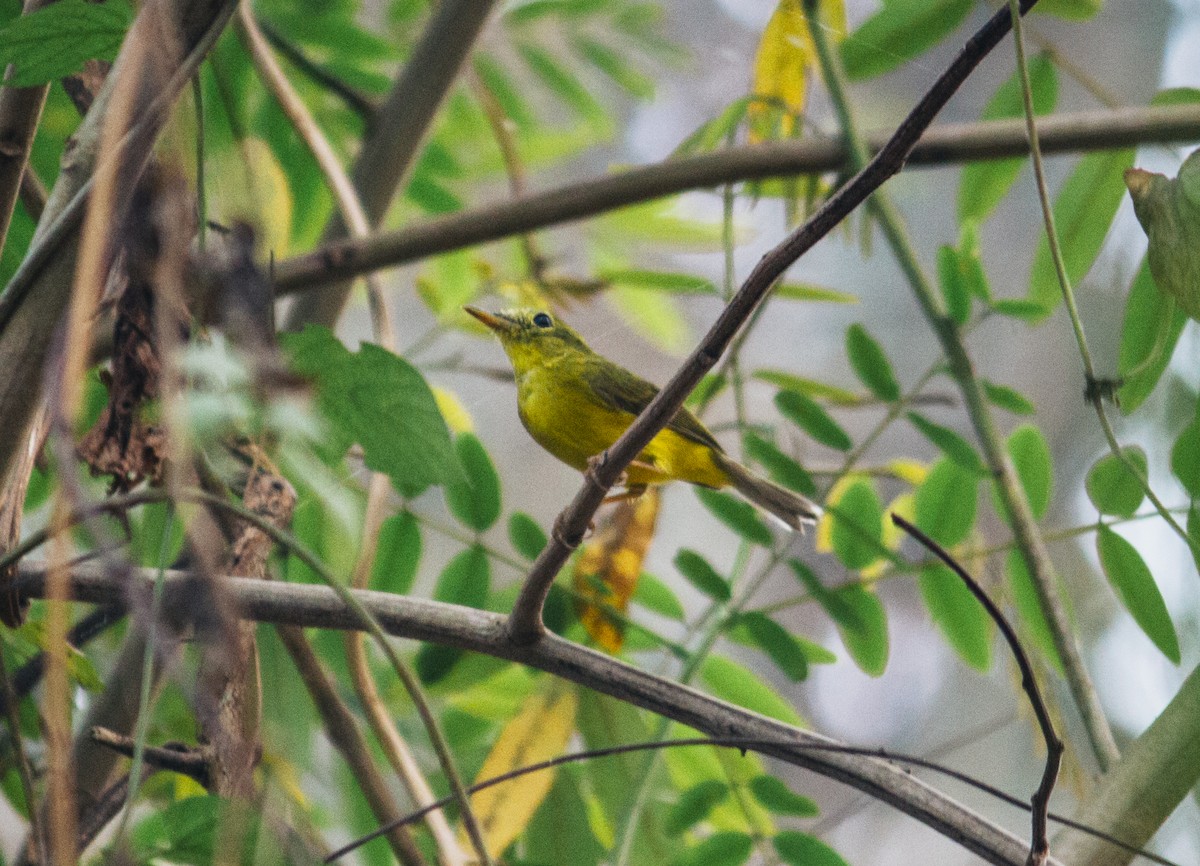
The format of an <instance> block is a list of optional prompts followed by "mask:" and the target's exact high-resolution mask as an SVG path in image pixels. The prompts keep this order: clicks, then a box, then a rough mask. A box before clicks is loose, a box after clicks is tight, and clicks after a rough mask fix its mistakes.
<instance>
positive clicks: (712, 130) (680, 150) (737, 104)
mask: <svg viewBox="0 0 1200 866" xmlns="http://www.w3.org/2000/svg"><path fill="white" fill-rule="evenodd" d="M756 98H757V97H755V96H743V97H741V98H740V99H735V100H734V101H733V102H731V103H729V105H727V106H725V108H724V109H722V110H721V113H720V114H718V115H717V116H716V117H714V118H713V119H712V120H710V121H708V122H706V123H703V124H701V126H700V127H699V128H698V129H697V130H696V131H695V132H693V133H692V134H691V135H689V136H688V137H687V138H685V139H684V140H683V141H682V142H680V144H679V147H677V148H675V153H674V154H673V156H686V155H687V154H689V153H705V152H707V151H710V150H715V149H716V148H719V147H723V146H725V145H726V144H728V143H729V142H730V141H731V140H732V139H733V137H734V135H735V134H736V133H737V128H738V127H739V126H741V125H742V121H743V120H745V119H746V110H747V109H748V108H749V107H750V104H751V103H753V102H754V101H755V100H756Z"/></svg>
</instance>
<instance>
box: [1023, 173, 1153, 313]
mask: <svg viewBox="0 0 1200 866" xmlns="http://www.w3.org/2000/svg"><path fill="white" fill-rule="evenodd" d="M1132 164H1133V151H1132V150H1112V151H1104V152H1101V153H1093V154H1089V155H1087V156H1085V157H1083V158H1082V159H1080V160H1079V164H1078V165H1077V166H1075V169H1074V171H1072V172H1071V174H1070V176H1068V177H1067V180H1066V182H1065V183H1064V184H1063V185H1062V188H1061V189H1060V190H1059V192H1058V195H1057V196H1056V197H1055V200H1054V222H1055V225H1056V226H1057V228H1058V240H1059V245H1060V246H1061V247H1062V254H1063V263H1064V264H1065V265H1066V269H1067V277H1068V278H1069V279H1070V281H1071V284H1072V286H1078V284H1079V281H1080V280H1082V279H1083V278H1084V276H1086V275H1087V272H1088V271H1089V270H1090V269H1091V267H1092V262H1094V261H1095V260H1096V256H1097V254H1098V253H1099V252H1100V247H1101V246H1102V245H1103V244H1104V238H1105V236H1106V235H1107V234H1108V227H1109V226H1110V225H1111V224H1112V221H1113V217H1114V216H1115V215H1116V213H1117V207H1118V206H1119V205H1120V204H1121V198H1122V192H1121V188H1122V186H1123V183H1122V177H1123V175H1124V173H1125V169H1127V168H1129V167H1130V166H1131V165H1132ZM1061 297H1062V287H1061V286H1060V285H1059V284H1058V275H1057V274H1056V273H1055V271H1054V262H1053V260H1052V259H1051V258H1050V244H1049V242H1048V241H1047V240H1046V238H1045V234H1044V233H1043V235H1042V238H1041V240H1039V241H1038V248H1037V252H1036V253H1035V254H1034V257H1033V270H1032V271H1031V273H1030V275H1029V300H1031V301H1033V302H1035V303H1037V304H1039V305H1040V306H1041V307H1042V310H1043V313H1042V316H1041V318H1045V317H1046V316H1048V315H1050V313H1052V312H1053V311H1054V308H1055V307H1056V306H1057V305H1058V301H1059V299H1060V298H1061Z"/></svg>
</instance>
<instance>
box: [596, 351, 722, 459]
mask: <svg viewBox="0 0 1200 866" xmlns="http://www.w3.org/2000/svg"><path fill="white" fill-rule="evenodd" d="M584 378H585V380H586V381H587V383H588V387H589V388H591V390H592V392H593V393H594V394H595V395H596V396H597V397H598V398H600V400H601V401H602V402H604V403H605V404H607V405H609V406H613V407H615V408H617V409H621V410H622V411H624V412H628V413H629V414H630V415H640V414H641V413H642V410H643V409H645V408H646V407H647V406H648V405H649V404H650V401H651V400H653V399H654V396H655V395H656V394H658V386H656V385H652V384H651V383H649V382H647V381H646V380H645V379H642V378H641V377H639V376H637V375H635V374H633V373H630V372H629V371H628V370H626V369H624V368H622V367H618V366H617V365H616V364H611V363H608V362H606V363H605V364H603V365H597V364H591V365H589V366H588V367H586V368H585V370H584ZM667 429H668V430H673V431H675V432H676V433H678V434H679V435H680V436H682V437H684V438H685V439H690V440H692V441H693V442H698V443H700V444H701V445H708V446H709V447H710V448H714V449H716V450H717V451H724V450H725V449H723V448H722V447H721V443H719V442H718V441H717V440H716V439H715V438H713V435H712V433H710V432H708V428H707V427H705V426H704V425H703V424H701V423H700V419H699V418H697V417H696V416H695V415H693V414H692V413H691V412H690V411H689V410H687V409H684V408H681V409H680V410H679V411H678V412H676V413H675V417H674V418H672V419H671V423H669V424H668V425H667Z"/></svg>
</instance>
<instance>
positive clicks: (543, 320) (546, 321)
mask: <svg viewBox="0 0 1200 866" xmlns="http://www.w3.org/2000/svg"><path fill="white" fill-rule="evenodd" d="M533 323H534V324H535V325H537V326H538V327H539V328H549V327H550V325H551V324H553V323H552V322H551V321H550V317H549V316H548V315H547V314H546V313H538V314H537V315H536V316H534V317H533Z"/></svg>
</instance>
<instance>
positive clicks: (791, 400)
mask: <svg viewBox="0 0 1200 866" xmlns="http://www.w3.org/2000/svg"><path fill="white" fill-rule="evenodd" d="M775 406H776V407H777V408H778V409H779V411H780V413H781V414H782V415H783V416H784V417H785V418H787V419H788V420H789V421H791V422H792V423H793V424H795V425H796V426H798V427H799V428H800V429H801V430H803V431H804V432H805V433H807V434H808V435H809V436H811V437H812V438H813V439H815V440H816V441H818V442H820V443H821V444H822V445H827V446H828V447H830V448H834V449H836V450H838V451H849V450H850V449H851V447H853V445H854V443H853V442H851V441H850V437H849V436H847V435H846V431H845V430H843V429H842V428H841V426H840V425H839V424H838V423H837V422H836V421H834V420H833V418H831V417H830V416H829V413H828V412H826V411H825V410H824V409H822V408H821V407H820V406H819V405H817V403H816V402H815V401H813V400H812V399H810V398H809V397H806V396H805V395H804V394H801V393H800V392H799V391H780V392H779V393H778V394H776V395H775Z"/></svg>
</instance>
